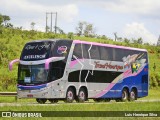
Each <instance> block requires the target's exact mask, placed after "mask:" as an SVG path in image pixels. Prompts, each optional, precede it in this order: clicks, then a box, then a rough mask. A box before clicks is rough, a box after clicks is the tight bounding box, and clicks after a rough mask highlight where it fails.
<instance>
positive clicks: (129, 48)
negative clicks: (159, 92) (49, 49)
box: [27, 39, 147, 52]
mask: <svg viewBox="0 0 160 120" xmlns="http://www.w3.org/2000/svg"><path fill="white" fill-rule="evenodd" d="M61 40H63V41H72V40H67V39H46V40H33V41H30V42H27V43H33V42H46V41H48V42H49V41H51V42H52V41H61ZM73 43H83V44H92V45H97V46H106V47H112V48H120V49H127V50H137V51H145V52H147V50H146V49H140V48H133V47H125V46H118V45H112V44H102V43H96V42H87V41H81V40H73Z"/></svg>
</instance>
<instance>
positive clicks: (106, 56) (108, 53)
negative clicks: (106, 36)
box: [99, 47, 113, 61]
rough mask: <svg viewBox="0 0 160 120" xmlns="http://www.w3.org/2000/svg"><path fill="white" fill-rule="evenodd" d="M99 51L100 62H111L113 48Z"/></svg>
mask: <svg viewBox="0 0 160 120" xmlns="http://www.w3.org/2000/svg"><path fill="white" fill-rule="evenodd" d="M99 49H100V55H101V60H108V61H112V60H113V48H109V47H100V48H99Z"/></svg>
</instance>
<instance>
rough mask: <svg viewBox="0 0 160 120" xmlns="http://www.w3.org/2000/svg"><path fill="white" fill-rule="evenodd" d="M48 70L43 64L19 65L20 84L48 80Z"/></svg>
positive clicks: (39, 82) (38, 82)
mask: <svg viewBox="0 0 160 120" xmlns="http://www.w3.org/2000/svg"><path fill="white" fill-rule="evenodd" d="M47 76H48V72H47V70H45V69H44V64H41V65H19V74H18V83H19V84H41V83H45V82H47Z"/></svg>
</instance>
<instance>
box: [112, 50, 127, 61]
mask: <svg viewBox="0 0 160 120" xmlns="http://www.w3.org/2000/svg"><path fill="white" fill-rule="evenodd" d="M124 51H125V50H124V49H118V48H114V61H123V60H122V58H123V57H124Z"/></svg>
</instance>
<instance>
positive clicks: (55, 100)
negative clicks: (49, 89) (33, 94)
mask: <svg viewBox="0 0 160 120" xmlns="http://www.w3.org/2000/svg"><path fill="white" fill-rule="evenodd" d="M48 100H49V102H51V103H57V102H58V100H57V99H48Z"/></svg>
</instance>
